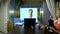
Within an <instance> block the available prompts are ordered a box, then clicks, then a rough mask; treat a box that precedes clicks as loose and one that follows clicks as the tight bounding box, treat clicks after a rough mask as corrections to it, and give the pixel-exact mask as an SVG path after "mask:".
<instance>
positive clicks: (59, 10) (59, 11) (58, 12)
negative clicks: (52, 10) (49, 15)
mask: <svg viewBox="0 0 60 34" xmlns="http://www.w3.org/2000/svg"><path fill="white" fill-rule="evenodd" d="M56 16H57V18H59V17H60V8H59V9H58V10H57V12H56Z"/></svg>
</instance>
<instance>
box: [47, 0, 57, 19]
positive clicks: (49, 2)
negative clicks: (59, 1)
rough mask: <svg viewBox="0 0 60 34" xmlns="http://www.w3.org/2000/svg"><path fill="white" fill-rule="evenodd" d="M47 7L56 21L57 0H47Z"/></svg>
mask: <svg viewBox="0 0 60 34" xmlns="http://www.w3.org/2000/svg"><path fill="white" fill-rule="evenodd" d="M46 3H47V7H48V9H49V11H50V13H51V15H52V16H53V17H54V20H55V19H56V16H55V0H46Z"/></svg>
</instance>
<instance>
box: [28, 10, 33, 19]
mask: <svg viewBox="0 0 60 34" xmlns="http://www.w3.org/2000/svg"><path fill="white" fill-rule="evenodd" d="M32 14H33V10H32V9H29V16H30V18H32Z"/></svg>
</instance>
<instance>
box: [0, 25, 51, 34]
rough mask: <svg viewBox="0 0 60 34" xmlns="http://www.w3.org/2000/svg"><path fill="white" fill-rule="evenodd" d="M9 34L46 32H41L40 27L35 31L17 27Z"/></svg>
mask: <svg viewBox="0 0 60 34" xmlns="http://www.w3.org/2000/svg"><path fill="white" fill-rule="evenodd" d="M0 34H4V33H2V32H0ZM7 34H46V32H45V33H44V31H43V30H39V28H38V26H36V27H35V29H34V28H23V27H22V26H17V27H15V28H14V29H13V30H11V31H10V32H9V33H7ZM47 34H48V33H47ZM49 34H50V33H49Z"/></svg>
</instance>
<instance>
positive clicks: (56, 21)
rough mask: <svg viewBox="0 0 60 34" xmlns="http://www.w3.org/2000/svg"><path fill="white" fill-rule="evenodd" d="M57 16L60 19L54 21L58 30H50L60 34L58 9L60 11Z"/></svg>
mask: <svg viewBox="0 0 60 34" xmlns="http://www.w3.org/2000/svg"><path fill="white" fill-rule="evenodd" d="M56 16H57V18H58V19H57V20H55V21H54V26H55V27H56V29H54V28H53V27H50V28H51V29H53V30H54V31H55V32H57V33H59V34H60V9H58V11H57V12H56Z"/></svg>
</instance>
